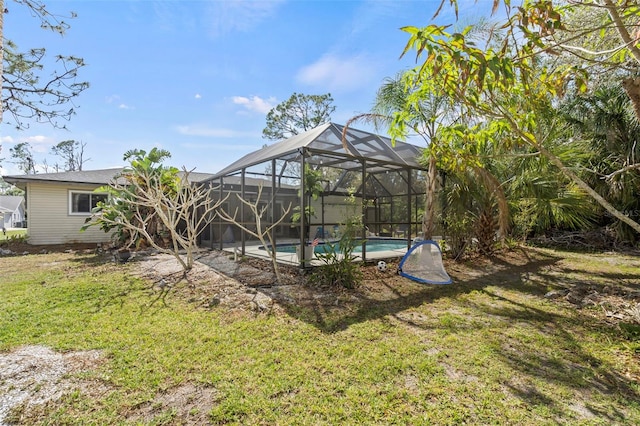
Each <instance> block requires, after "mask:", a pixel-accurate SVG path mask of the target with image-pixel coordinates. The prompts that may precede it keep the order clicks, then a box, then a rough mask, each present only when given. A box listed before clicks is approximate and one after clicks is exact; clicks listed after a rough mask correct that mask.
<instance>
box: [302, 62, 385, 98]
mask: <svg viewBox="0 0 640 426" xmlns="http://www.w3.org/2000/svg"><path fill="white" fill-rule="evenodd" d="M374 68H375V66H373V64H372V60H371V59H369V58H367V57H365V56H363V55H359V56H353V57H344V58H342V57H338V56H336V55H331V54H327V55H324V56H323V57H322V58H320V59H319V60H318V61H316V62H315V63H313V64H311V65H308V66H306V67H304V68H302V69H301V70H300V71H299V72H298V74H297V76H296V78H297V80H298V81H299V82H301V83H304V84H308V85H310V86H321V87H322V88H326V89H327V90H330V91H347V92H348V91H354V90H357V89H360V88H362V87H365V86H368V85H370V84H371V80H372V78H373V75H374V73H373V70H374Z"/></svg>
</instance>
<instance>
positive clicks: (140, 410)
mask: <svg viewBox="0 0 640 426" xmlns="http://www.w3.org/2000/svg"><path fill="white" fill-rule="evenodd" d="M217 398H218V392H217V391H216V389H215V388H212V387H198V386H195V385H193V384H191V383H186V384H184V385H182V386H178V387H175V388H171V389H167V390H166V391H164V392H161V393H159V394H157V395H156V396H155V398H154V399H153V401H151V402H145V403H144V404H141V405H139V406H137V407H135V408H134V409H133V410H132V411H131V412H129V413H127V420H128V421H131V422H137V423H144V424H147V423H150V422H152V421H153V420H154V419H157V418H162V417H164V416H166V417H169V418H171V420H172V424H181V425H204V424H210V422H209V419H208V413H209V411H211V408H212V407H213V404H214V402H215V401H216V399H217Z"/></svg>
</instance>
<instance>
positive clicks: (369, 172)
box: [201, 123, 426, 264]
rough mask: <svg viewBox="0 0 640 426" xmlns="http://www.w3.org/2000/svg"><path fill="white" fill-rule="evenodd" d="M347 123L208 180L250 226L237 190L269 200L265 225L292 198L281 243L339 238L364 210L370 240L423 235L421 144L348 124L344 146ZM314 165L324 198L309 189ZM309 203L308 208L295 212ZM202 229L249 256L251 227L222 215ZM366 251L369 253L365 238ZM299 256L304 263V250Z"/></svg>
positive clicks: (254, 156)
mask: <svg viewBox="0 0 640 426" xmlns="http://www.w3.org/2000/svg"><path fill="white" fill-rule="evenodd" d="M343 130H344V126H342V125H338V124H334V123H325V124H323V125H321V126H319V127H317V128H315V129H312V130H309V131H307V132H305V133H301V134H298V135H295V136H293V137H291V138H289V139H286V140H282V141H279V142H276V143H273V144H271V145H268V146H265V147H263V148H262V149H259V150H257V151H254V152H252V153H250V154H247V155H245V156H244V157H242V158H240V159H239V160H237V161H236V162H234V163H233V164H231V165H229V166H228V167H226V168H224V169H223V170H221V171H220V172H219V173H217V174H215V175H214V176H213V177H212V178H211V179H209V180H208V183H209V185H210V187H211V188H212V194H214V197H219V198H224V197H225V196H226V195H227V194H229V193H231V196H230V197H229V198H228V199H227V201H226V202H225V206H224V207H225V209H226V210H227V211H229V212H231V213H233V212H236V211H237V218H238V220H240V221H242V222H243V223H245V224H246V225H249V226H250V225H251V224H252V223H254V218H253V217H252V215H251V214H250V213H249V211H248V209H247V208H246V207H245V206H244V205H243V204H242V203H240V202H238V201H237V197H236V195H234V194H238V195H240V197H242V198H243V199H245V200H249V201H251V202H256V201H257V202H258V204H259V205H260V206H263V207H265V208H266V210H265V215H264V216H263V222H264V221H266V222H265V223H266V224H271V223H273V220H274V218H276V219H277V218H279V217H281V216H282V215H283V210H286V208H287V206H289V205H291V210H290V211H289V212H288V213H287V214H286V218H285V220H284V222H283V223H282V224H281V225H280V226H278V227H277V228H276V230H275V235H274V237H275V239H276V244H280V243H288V244H291V242H292V241H295V242H296V243H297V244H299V245H300V246H304V245H306V244H308V243H309V241H311V240H313V239H315V238H316V237H317V238H319V239H320V240H324V239H326V240H330V239H332V238H336V237H337V236H338V234H339V233H340V227H341V225H342V224H343V223H344V221H345V218H346V217H347V216H350V215H359V216H360V217H361V218H362V221H363V223H364V227H363V228H362V237H363V239H365V238H366V237H367V236H376V237H378V238H393V237H396V238H402V239H403V240H406V245H407V247H408V246H409V245H410V244H411V240H412V238H413V237H415V236H416V235H419V234H420V230H421V216H422V211H423V208H424V195H425V183H424V179H425V175H426V173H425V170H426V169H425V168H424V167H423V166H422V165H421V164H420V163H419V161H418V160H419V157H420V154H421V148H420V147H417V146H415V145H411V144H408V143H403V142H396V144H395V146H392V144H391V140H390V139H389V138H387V137H383V136H380V135H377V134H374V133H370V132H366V131H362V130H357V129H354V128H349V129H348V130H347V131H346V134H345V140H346V146H347V148H348V150H345V148H344V146H343V144H342V132H343ZM303 170H307V173H301V171H303ZM313 172H315V176H316V177H317V176H319V177H320V183H319V185H320V191H319V196H318V197H317V199H314V198H313V197H312V196H310V194H309V192H310V188H309V183H310V181H311V178H310V176H311V175H313V174H314V173H313ZM305 176H306V178H305ZM260 187H261V197H260V200H257V195H258V188H260ZM300 194H305V196H300ZM309 208H310V210H311V211H310V212H309V213H311V214H309V215H305V214H301V215H296V214H295V211H297V212H307V211H309ZM296 216H299V220H296V219H297V217H296ZM292 219H293V220H292ZM201 235H202V240H201V244H203V245H208V246H210V247H216V248H220V249H222V248H225V247H229V246H235V247H237V248H238V249H239V250H240V252H241V253H242V254H243V255H244V254H245V253H246V247H247V244H253V243H254V242H253V241H251V239H250V238H249V235H248V234H247V233H245V232H243V231H242V230H241V229H239V228H238V227H234V226H232V225H229V224H228V223H226V222H224V221H222V220H220V219H219V218H216V219H215V220H214V222H213V223H212V224H211V225H210V226H209V228H208V229H207V230H205V231H204V232H203V233H202V234H201ZM303 252H304V251H303ZM362 257H363V260H366V259H367V252H366V245H365V246H364V247H363V251H362ZM299 261H300V263H301V264H304V263H303V262H304V255H302V258H301V259H299Z"/></svg>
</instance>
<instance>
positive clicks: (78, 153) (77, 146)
mask: <svg viewBox="0 0 640 426" xmlns="http://www.w3.org/2000/svg"><path fill="white" fill-rule="evenodd" d="M85 146H87V144H86V143H84V142H79V141H75V140H66V141H62V142H60V143H58V144H57V145H55V146H54V147H52V148H51V153H52V154H53V155H57V156H58V157H60V158H62V160H64V170H65V171H67V172H73V171H81V170H82V165H83V164H84V163H86V162H87V161H89V159H85V158H84V147H85Z"/></svg>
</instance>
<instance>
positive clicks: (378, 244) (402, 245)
mask: <svg viewBox="0 0 640 426" xmlns="http://www.w3.org/2000/svg"><path fill="white" fill-rule="evenodd" d="M299 245H300V244H282V245H281V244H277V245H276V251H277V252H278V253H295V252H296V249H297V247H298V246H299ZM335 245H336V250H337V251H339V250H340V247H339V246H338V244H337V243H336V244H335ZM325 247H326V246H325V243H323V242H322V243H320V244H318V245H317V246H316V247H315V248H314V250H313V251H315V252H316V253H324V252H325V251H326V249H325ZM406 248H407V240H402V239H388V238H381V239H376V238H368V239H367V252H368V253H369V252H376V251H387V250H402V249H406ZM260 249H261V250H265V247H264V246H260ZM353 252H354V253H361V252H362V246H357V247H356V248H355V249H354V250H353Z"/></svg>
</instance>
